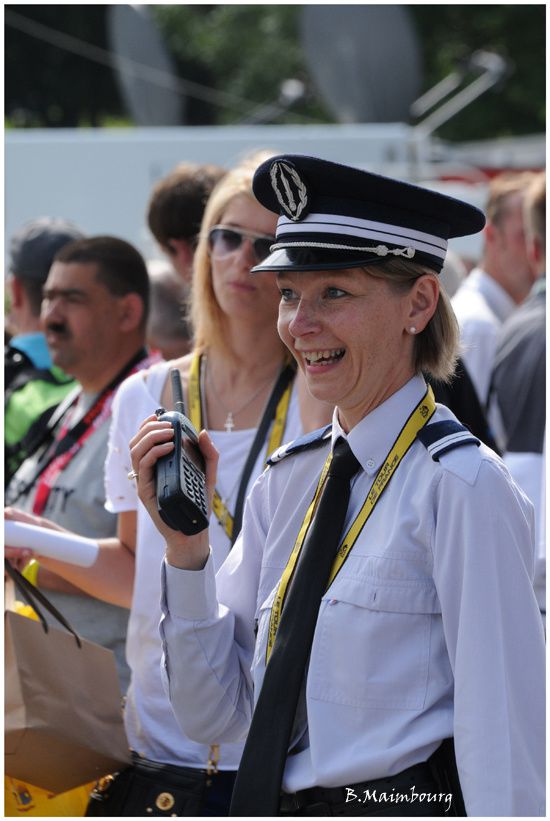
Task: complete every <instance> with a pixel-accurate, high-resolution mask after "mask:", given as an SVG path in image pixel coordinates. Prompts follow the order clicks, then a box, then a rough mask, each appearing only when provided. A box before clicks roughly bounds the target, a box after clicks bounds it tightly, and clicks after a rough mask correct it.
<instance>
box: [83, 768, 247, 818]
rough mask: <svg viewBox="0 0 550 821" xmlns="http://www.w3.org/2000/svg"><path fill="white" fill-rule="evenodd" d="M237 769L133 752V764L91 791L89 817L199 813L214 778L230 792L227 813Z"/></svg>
mask: <svg viewBox="0 0 550 821" xmlns="http://www.w3.org/2000/svg"><path fill="white" fill-rule="evenodd" d="M234 779H235V773H234V772H216V773H213V774H210V773H208V771H207V770H199V769H194V768H192V767H175V766H173V765H171V764H159V763H157V762H155V761H149V760H148V759H143V758H140V757H139V756H136V755H134V763H133V764H132V765H131V766H130V767H128V768H126V769H124V770H122V771H121V772H119V773H114V774H113V775H109V776H107V777H106V778H102V779H100V780H99V781H98V782H97V784H96V785H95V787H94V789H93V790H92V792H91V794H90V802H89V804H88V808H87V810H86V816H87V817H101V816H103V817H114V816H118V817H129V816H162V815H164V816H170V817H172V816H199V815H208V814H210V813H209V812H205V802H206V800H207V795H208V789H209V787H211V786H212V784H213V783H214V780H215V781H217V782H218V783H220V784H223V787H224V789H226V792H227V801H226V802H224V804H226V806H223V805H220V807H219V811H217V812H216V813H212V814H213V815H214V814H217V815H227V814H228V811H229V803H230V800H231V791H232V787H233V781H234Z"/></svg>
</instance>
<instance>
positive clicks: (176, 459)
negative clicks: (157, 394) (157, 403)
mask: <svg viewBox="0 0 550 821" xmlns="http://www.w3.org/2000/svg"><path fill="white" fill-rule="evenodd" d="M170 378H171V380H172V398H173V400H174V407H175V410H174V411H166V410H165V409H164V408H158V410H156V411H155V413H156V415H157V418H158V419H160V420H162V421H163V422H170V424H171V425H172V427H173V428H174V450H173V451H171V452H170V453H169V454H167V455H166V456H162V457H161V458H160V459H159V460H158V462H157V463H156V493H157V508H158V511H159V514H160V517H161V519H162V520H163V521H164V522H165V523H166V524H167V525H168V526H169V527H171V528H172V529H173V530H181V532H182V533H185V534H186V535H187V536H192V535H193V534H195V533H199V532H200V531H201V530H204V529H205V528H206V527H208V502H207V498H206V478H205V475H204V471H205V464H204V458H203V455H202V453H201V451H200V449H199V445H198V434H197V431H196V430H195V428H194V427H193V425H192V423H191V421H190V419H188V418H187V416H186V415H185V404H184V401H183V391H182V387H181V378H180V374H179V371H178V369H177V368H172V370H171V371H170Z"/></svg>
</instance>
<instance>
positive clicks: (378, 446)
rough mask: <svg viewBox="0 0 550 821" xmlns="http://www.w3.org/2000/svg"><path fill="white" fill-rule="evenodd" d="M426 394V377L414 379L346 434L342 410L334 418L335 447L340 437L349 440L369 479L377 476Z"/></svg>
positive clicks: (335, 410) (332, 443)
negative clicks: (339, 417) (340, 419)
mask: <svg viewBox="0 0 550 821" xmlns="http://www.w3.org/2000/svg"><path fill="white" fill-rule="evenodd" d="M425 393H426V382H425V381H424V378H423V377H422V376H413V378H412V379H409V381H408V382H407V383H405V385H403V387H402V388H400V389H399V390H398V391H396V392H395V393H394V394H392V395H391V396H390V397H389V398H388V399H386V401H385V402H382V404H381V405H378V407H377V408H375V409H374V410H372V411H371V412H370V413H369V414H367V416H365V417H364V418H363V419H361V421H360V422H359V423H358V424H357V425H355V427H354V428H352V430H351V431H350V432H349V433H348V434H346V433H345V432H344V430H343V428H342V426H341V425H340V422H339V421H338V410H337V409H336V408H335V409H334V414H333V418H332V435H331V440H332V442H331V447H332V448H334V444H335V442H336V440H337V439H339V438H340V437H341V438H343V439H346V440H347V442H348V444H349V446H350V448H351V450H352V451H353V454H354V456H355V457H356V459H357V460H358V461H359V463H360V465H361V467H362V468H363V470H364V471H365V473H367V474H368V475H369V476H374V475H375V474H376V473H377V472H378V470H380V468H381V467H382V465H383V463H384V460H385V458H386V456H387V455H388V453H389V452H390V449H391V447H392V445H393V444H394V442H395V440H396V439H397V437H398V435H399V433H400V431H401V428H402V427H403V425H404V423H405V422H406V420H407V419H408V417H409V415H410V414H411V412H412V411H413V410H414V408H415V407H416V406H417V405H418V403H419V402H420V400H421V399H422V397H423V396H424V394H425Z"/></svg>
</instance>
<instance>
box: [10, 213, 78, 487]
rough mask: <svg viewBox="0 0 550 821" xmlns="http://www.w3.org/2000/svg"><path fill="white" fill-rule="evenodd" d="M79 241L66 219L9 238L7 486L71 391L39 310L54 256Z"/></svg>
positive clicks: (30, 226) (35, 224) (44, 220)
mask: <svg viewBox="0 0 550 821" xmlns="http://www.w3.org/2000/svg"><path fill="white" fill-rule="evenodd" d="M83 236H84V234H83V233H82V231H80V230H79V229H78V228H77V227H76V225H73V224H72V223H70V222H68V221H67V220H64V219H61V218H53V217H40V218H38V219H36V220H32V221H31V222H28V223H26V224H25V225H23V226H22V227H21V228H20V229H19V230H18V231H17V232H16V233H15V234H14V235H13V236H12V237H11V241H10V244H9V271H8V277H7V280H6V288H7V294H8V300H9V314H8V317H7V319H6V325H7V327H8V328H9V329H10V333H11V338H10V341H9V342H8V344H7V345H6V346H5V349H4V448H5V450H4V484H5V485H6V484H7V483H8V482H9V480H10V479H11V477H12V476H13V474H14V473H15V471H16V470H17V468H18V467H19V465H20V464H21V462H22V461H23V460H24V459H25V456H26V455H27V454H28V453H30V452H32V450H33V449H34V445H33V443H34V442H35V441H36V440H37V437H40V436H41V434H42V433H43V430H44V427H45V425H46V424H47V421H48V419H49V417H50V415H51V414H52V412H53V410H54V409H55V407H56V405H58V404H59V402H61V400H62V399H63V398H64V397H65V396H66V395H67V393H68V392H69V390H71V388H72V387H74V381H73V379H72V377H70V376H68V375H67V374H66V373H64V372H63V371H62V370H61V368H59V367H58V366H57V365H54V364H52V359H51V356H50V352H49V350H48V346H47V344H46V339H45V337H44V334H43V332H42V328H41V325H40V305H41V302H42V286H43V285H44V283H45V282H46V278H47V276H48V272H49V270H50V266H51V264H52V260H53V258H54V255H55V254H56V252H57V251H59V250H60V249H61V248H63V246H64V245H66V244H67V243H68V242H71V241H73V240H76V239H81V238H83Z"/></svg>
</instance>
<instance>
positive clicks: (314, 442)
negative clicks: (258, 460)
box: [267, 425, 332, 465]
mask: <svg viewBox="0 0 550 821" xmlns="http://www.w3.org/2000/svg"><path fill="white" fill-rule="evenodd" d="M331 431H332V425H327V426H326V428H319V429H318V430H314V431H312V432H311V433H306V434H304V436H299V437H298V439H293V441H292V442H288V443H287V444H286V445H281V447H280V448H277V450H275V451H273V453H272V454H271V456H270V457H269V459H268V460H267V464H268V465H276V464H277V462H280V461H281V460H282V459H285V458H286V457H287V456H292V455H293V454H295V453H300V451H302V450H307V449H308V448H316V447H319V445H322V444H323V442H324V441H326V440H327V439H329V438H330V434H331Z"/></svg>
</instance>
